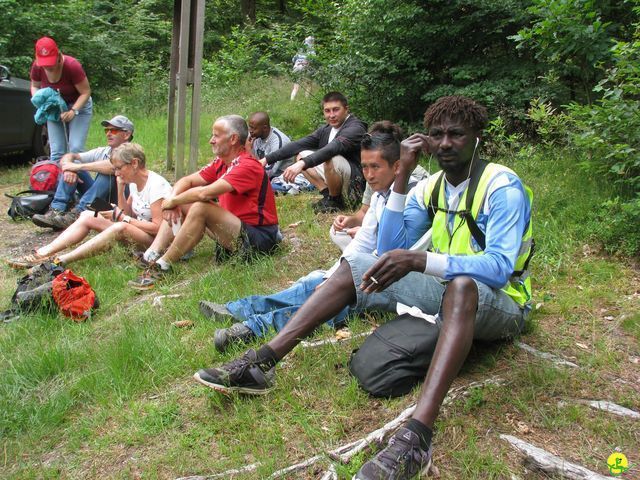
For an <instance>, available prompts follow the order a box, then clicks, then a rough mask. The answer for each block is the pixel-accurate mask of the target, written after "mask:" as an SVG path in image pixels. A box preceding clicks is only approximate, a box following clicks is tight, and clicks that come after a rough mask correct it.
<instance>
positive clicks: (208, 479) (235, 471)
mask: <svg viewBox="0 0 640 480" xmlns="http://www.w3.org/2000/svg"><path fill="white" fill-rule="evenodd" d="M258 466H260V464H259V463H252V464H251V465H247V466H245V467H242V468H232V469H231V470H227V471H226V472H222V473H216V474H214V475H195V476H191V477H180V478H177V479H176V480H214V479H215V478H233V476H234V475H241V474H243V473H249V472H254V471H256V470H257V468H258Z"/></svg>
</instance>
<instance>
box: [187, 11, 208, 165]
mask: <svg viewBox="0 0 640 480" xmlns="http://www.w3.org/2000/svg"><path fill="white" fill-rule="evenodd" d="M195 1H196V2H197V4H196V5H193V6H194V7H195V8H194V9H193V10H192V11H194V10H195V19H194V20H195V22H194V23H195V25H194V31H195V35H194V45H193V90H192V92H191V133H190V134H189V141H190V143H191V149H190V150H189V172H195V171H196V170H197V169H198V143H199V138H198V137H199V136H200V103H201V101H200V99H201V85H202V42H203V37H204V2H205V0H195Z"/></svg>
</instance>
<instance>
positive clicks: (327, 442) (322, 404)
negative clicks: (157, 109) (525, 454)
mask: <svg viewBox="0 0 640 480" xmlns="http://www.w3.org/2000/svg"><path fill="white" fill-rule="evenodd" d="M288 89H289V85H288V84H286V83H277V82H276V83H272V82H270V81H267V80H256V81H254V82H251V83H247V84H246V85H243V86H241V88H240V93H239V92H237V91H236V92H229V91H223V90H218V91H210V92H207V94H206V96H205V99H206V100H205V102H204V108H205V113H204V114H203V120H202V124H201V129H200V131H201V138H200V145H201V155H200V162H199V163H200V165H203V164H204V163H205V162H206V159H207V158H208V157H209V154H210V150H209V149H208V146H207V144H206V140H207V139H208V135H209V129H210V124H211V121H212V120H213V119H214V118H215V117H216V116H218V115H222V114H227V113H239V114H242V115H247V114H248V113H250V112H251V111H255V110H263V109H264V110H267V111H269V112H270V113H271V115H272V118H273V121H272V123H273V124H274V125H276V126H278V127H279V128H281V129H282V130H284V131H285V132H288V133H291V135H292V136H293V137H295V138H297V137H298V136H300V135H302V134H304V133H305V132H306V131H308V130H309V129H310V128H312V126H314V125H316V124H317V123H318V122H319V121H320V117H319V111H318V108H317V104H316V103H315V100H314V99H313V98H312V99H309V100H306V101H305V100H304V99H302V100H301V101H300V102H297V103H293V104H291V103H289V101H288ZM119 108H120V109H119ZM116 113H125V114H127V115H129V116H130V117H131V118H132V119H133V120H134V122H135V123H136V141H138V142H140V143H141V144H142V145H143V146H144V147H145V148H146V150H147V153H148V155H149V157H150V158H151V160H152V161H151V167H152V169H154V170H156V171H160V172H162V171H163V168H164V139H165V126H164V121H165V120H164V118H163V117H162V115H161V114H155V113H153V112H147V111H135V110H131V111H130V110H129V109H128V108H126V107H118V104H117V102H116V103H113V104H111V105H109V106H107V107H102V108H101V107H100V106H99V105H98V111H97V113H96V115H95V118H94V120H95V121H94V126H93V128H92V131H91V135H90V139H89V141H88V143H87V145H88V146H94V145H100V144H102V142H103V134H102V130H101V128H100V127H99V120H100V119H102V118H109V117H110V116H112V115H115V114H116ZM356 113H357V112H356ZM313 115H315V117H314V116H313ZM495 160H497V161H500V162H502V163H505V164H507V165H508V166H511V167H512V168H514V169H515V170H516V171H517V172H519V173H520V175H521V176H522V178H523V179H524V180H525V181H526V182H527V183H528V184H529V185H530V186H531V187H532V189H533V191H534V195H535V200H534V202H535V214H534V215H535V217H534V222H535V223H534V228H535V230H534V236H535V237H536V242H537V246H538V250H537V253H536V256H535V257H534V260H533V262H532V267H533V276H534V288H535V300H534V304H535V305H536V309H535V311H534V312H533V314H532V315H531V317H530V321H529V324H528V327H527V330H526V332H525V334H524V335H523V336H522V338H520V341H522V342H525V343H527V344H529V345H532V346H534V347H535V348H537V349H539V350H541V351H545V352H550V353H553V354H555V355H558V356H561V357H562V358H564V359H567V360H570V361H572V362H574V363H576V364H577V365H579V367H580V368H578V369H572V368H566V367H555V366H554V365H553V364H552V363H551V362H549V361H547V360H544V359H540V358H537V357H534V356H531V355H529V354H527V353H526V352H524V351H523V350H521V349H519V348H517V347H516V346H515V345H514V344H512V343H510V342H508V343H502V344H498V345H477V346H474V348H473V350H472V353H471V355H470V357H469V359H468V361H467V362H466V364H465V366H464V367H463V370H462V372H461V374H460V377H459V379H458V380H456V383H455V385H456V386H461V385H465V384H467V383H469V382H471V381H477V380H483V379H486V378H489V377H491V376H499V377H500V378H501V379H502V380H503V381H504V384H503V385H502V386H497V385H491V386H488V387H484V388H476V389H473V390H471V392H470V394H469V395H468V396H466V397H462V398H459V399H458V400H455V401H453V402H452V403H451V404H450V405H449V406H448V407H446V408H445V409H444V411H443V412H442V415H441V417H440V419H439V421H438V423H437V434H436V437H435V455H434V461H435V464H436V466H438V468H439V471H440V478H443V479H475V478H478V479H486V478H506V479H511V478H520V479H542V478H548V477H546V476H544V475H543V474H540V473H536V472H532V471H529V470H527V469H526V468H525V467H523V466H522V464H521V461H520V457H519V456H518V455H517V454H516V453H514V451H513V450H512V449H511V448H510V447H509V446H508V445H507V444H506V443H504V442H503V441H501V440H500V439H499V435H500V434H503V433H504V434H512V435H515V436H518V437H521V438H523V439H525V440H526V441H528V442H530V443H533V444H535V445H537V446H539V447H542V448H545V449H547V450H549V451H551V452H553V453H555V454H558V455H560V456H562V457H564V458H565V459H567V460H570V461H573V462H576V463H579V464H582V465H584V466H585V467H587V468H589V469H591V470H594V471H597V472H599V473H601V474H603V475H604V474H608V470H607V464H606V462H607V458H608V456H609V455H610V454H611V453H612V452H614V451H620V452H622V453H625V454H626V456H627V457H628V459H629V461H630V463H631V464H632V466H633V468H632V469H631V470H630V471H628V472H627V473H625V474H623V475H622V476H621V477H619V478H628V479H631V478H640V467H638V464H640V454H639V452H640V423H639V422H638V421H637V420H629V419H622V418H619V417H616V416H614V415H612V414H610V413H605V412H601V411H595V410H592V409H590V408H589V407H588V406H586V405H583V404H581V403H577V402H576V400H609V401H612V402H615V403H618V404H620V405H623V406H625V407H627V408H631V409H634V410H636V411H638V410H640V313H639V311H640V308H638V307H639V306H640V273H639V271H638V264H637V259H624V258H612V257H608V256H605V255H603V254H601V253H600V250H599V248H598V246H597V245H596V244H594V243H589V242H587V241H586V240H585V239H584V238H583V237H582V235H581V231H582V228H581V227H582V225H583V224H584V223H585V221H587V220H588V216H589V214H590V212H593V211H595V209H596V208H597V205H598V204H599V203H600V201H601V200H600V196H602V195H603V194H606V192H607V186H606V185H602V184H599V183H598V182H596V181H595V180H592V179H589V178H584V176H582V175H581V172H580V171H579V170H578V169H577V167H576V164H577V159H574V158H571V155H570V154H569V153H567V152H564V151H543V150H541V149H539V148H533V147H527V148H525V149H523V150H522V151H519V152H513V155H510V156H509V157H508V158H499V159H495ZM27 172H28V167H27V166H14V167H5V168H2V169H0V190H1V191H2V192H3V193H8V192H16V191H18V190H19V189H21V188H22V187H24V186H26V183H27V181H26V179H27ZM163 173H167V176H168V177H171V174H170V173H168V172H163ZM310 200H311V199H310V197H309V196H303V195H299V196H295V197H284V198H283V197H280V198H278V212H279V216H280V223H281V227H282V228H283V230H284V231H285V236H286V241H285V243H284V246H283V248H282V249H281V250H280V251H279V252H278V253H277V254H276V255H274V256H273V257H271V258H263V259H260V260H259V261H257V262H255V263H253V264H251V265H247V264H244V263H242V262H239V261H231V262H227V263H215V262H214V261H213V260H212V259H211V257H210V254H209V252H211V248H212V243H211V241H210V240H207V241H205V242H204V243H203V244H201V245H200V246H198V248H197V249H196V256H195V257H194V258H193V259H191V260H190V261H188V262H185V263H181V264H180V265H179V266H178V268H177V272H176V273H175V275H172V276H171V278H170V279H168V280H167V281H165V282H164V283H163V284H162V285H161V286H160V287H159V288H158V289H157V290H156V291H153V292H152V293H150V294H147V295H142V296H141V295H137V294H135V293H134V292H133V291H131V290H130V289H128V288H127V286H126V282H127V280H129V279H132V278H134V277H135V276H136V275H137V272H138V270H137V267H136V266H135V263H134V260H133V259H132V257H131V255H130V250H129V249H127V248H124V247H119V248H116V249H114V250H112V251H111V252H110V253H108V254H104V255H101V256H98V257H96V258H93V259H89V260H86V261H82V262H78V263H77V264H75V265H73V269H74V271H76V272H77V273H78V274H80V275H82V276H84V277H86V278H87V279H88V281H89V282H90V283H91V285H92V286H93V287H94V289H95V290H96V292H97V294H98V296H99V298H100V301H101V307H100V309H99V310H98V312H97V313H96V315H95V316H94V317H93V318H92V319H90V320H89V321H87V322H86V323H83V324H75V323H72V322H70V321H69V320H68V319H66V318H64V317H62V316H58V315H46V314H38V315H29V316H25V317H24V318H22V319H20V320H19V321H17V322H14V323H11V324H7V325H3V326H0V375H1V378H2V380H1V381H0V477H1V478H8V479H30V478H33V479H41V478H47V479H49V478H50V479H54V478H55V479H58V478H64V479H85V478H117V479H125V478H126V479H128V478H135V479H138V478H140V479H142V478H144V479H155V478H159V479H169V478H176V477H183V476H189V475H213V474H216V473H221V472H224V471H226V470H228V469H232V468H241V467H243V466H245V465H248V464H254V463H255V464H259V466H258V468H257V470H256V471H254V472H253V473H249V474H245V475H244V476H242V475H237V476H231V475H228V476H227V478H267V477H268V476H269V475H270V474H271V473H272V472H273V471H275V470H278V469H281V468H284V467H287V466H289V465H292V464H295V463H298V462H300V461H302V460H304V459H306V458H309V457H312V456H314V455H317V454H320V453H323V452H326V451H328V450H331V449H333V448H336V447H338V446H340V445H344V444H347V443H349V442H351V441H353V440H355V439H358V438H361V437H363V436H364V435H366V434H367V433H369V432H371V431H373V430H375V429H377V428H379V427H380V426H382V425H383V424H384V423H386V422H387V421H389V420H391V419H392V418H394V417H396V416H397V415H398V414H399V413H400V411H402V410H403V409H404V408H406V407H407V406H408V405H410V404H411V403H413V402H414V401H415V399H416V396H417V391H414V392H413V393H412V394H410V395H408V396H407V397H405V398H400V399H394V400H380V399H372V398H369V397H368V396H367V395H366V394H365V393H364V392H363V391H361V390H360V389H359V388H358V387H357V385H356V383H355V382H354V380H353V379H352V378H351V377H350V376H349V373H348V369H347V368H346V365H347V361H348V358H349V353H350V352H351V350H352V349H354V348H356V347H357V346H358V345H359V344H360V343H361V342H362V339H352V340H348V341H346V342H344V343H341V344H338V345H327V346H322V347H319V348H313V349H304V348H300V347H298V348H297V349H296V350H294V352H293V354H292V355H290V356H289V357H287V359H286V361H285V362H284V363H283V364H281V365H280V366H279V367H278V368H279V373H278V383H277V387H276V389H275V390H274V391H273V392H272V393H270V394H269V395H268V396H266V397H264V398H247V397H243V396H230V397H227V396H223V395H220V394H217V393H214V392H212V391H209V390H208V389H206V388H203V387H202V386H200V385H198V384H196V383H194V382H193V381H192V379H191V375H192V374H193V372H195V371H196V370H197V369H199V368H202V367H204V366H209V365H211V364H213V363H220V362H222V361H226V360H228V359H231V358H233V357H235V356H236V355H237V354H238V353H239V352H241V351H242V349H240V348H238V349H235V350H233V349H232V350H231V351H230V352H228V353H226V354H224V355H220V354H218V353H216V352H215V351H214V349H213V347H212V344H211V338H212V334H213V331H214V329H215V328H218V327H220V326H221V325H217V324H216V323H214V322H212V321H211V320H207V319H205V318H203V317H202V316H201V315H200V314H199V312H198V309H197V303H198V301H199V300H200V299H205V298H206V299H209V300H213V301H217V302H224V301H228V300H232V299H235V298H237V297H239V296H244V295H248V294H255V293H266V292H272V291H276V290H278V289H281V288H283V287H286V286H287V285H288V283H289V282H290V281H293V280H295V279H296V278H298V277H300V276H302V275H303V274H306V273H307V272H309V271H310V270H313V269H316V268H324V267H328V266H330V265H331V263H332V261H333V260H334V259H335V258H337V256H338V255H339V252H338V250H337V248H336V247H335V246H333V245H332V244H331V242H330V241H329V239H328V235H327V231H328V227H329V225H330V223H331V221H332V218H331V216H329V215H326V216H315V215H313V213H312V212H311V208H310ZM7 205H8V200H7V199H6V198H5V197H4V196H3V197H2V199H1V200H0V206H1V207H2V208H3V209H5V210H6V207H7ZM297 222H301V223H300V224H299V225H297V226H290V225H291V224H296V223H297ZM0 225H1V227H0V228H2V231H3V235H2V240H1V241H0V246H1V249H2V250H1V251H0V254H2V255H3V256H5V257H6V256H8V255H12V254H16V252H18V253H22V252H25V251H27V249H28V248H30V247H32V246H33V245H37V244H39V243H42V242H43V241H45V240H46V239H47V238H48V237H46V236H45V235H43V234H42V233H41V232H39V231H38V229H37V227H35V226H33V225H31V224H30V223H29V222H23V223H18V224H16V223H14V222H11V221H10V220H9V219H8V217H6V216H4V217H3V218H2V219H0ZM0 274H1V275H0V292H1V295H2V299H3V300H2V305H6V304H8V302H9V298H10V296H11V293H12V292H13V290H14V289H15V280H16V279H17V278H18V277H19V276H20V274H19V273H17V272H14V271H12V270H11V269H9V268H8V267H7V266H6V265H4V264H3V265H0ZM168 294H179V295H180V296H179V297H173V298H162V295H168ZM154 300H156V301H155V302H154ZM183 319H189V320H192V321H193V322H194V326H193V328H190V329H179V328H176V327H174V326H172V323H173V322H175V321H176V320H183ZM381 320H382V317H381V316H379V315H376V314H371V315H367V316H365V317H364V318H361V319H354V320H353V321H352V323H351V330H352V331H353V332H354V333H358V332H362V331H365V330H367V329H369V328H371V326H372V324H375V323H376V322H379V321H381ZM331 335H332V331H330V330H329V329H327V328H325V329H323V330H321V331H319V332H318V334H317V335H316V336H317V337H318V338H326V337H330V336H331ZM365 458H366V455H359V456H357V457H356V458H354V459H353V460H352V461H351V463H350V464H348V465H336V468H337V472H338V475H339V478H341V479H347V478H351V475H353V473H355V472H356V471H357V469H358V468H359V466H360V464H361V463H362V462H363V461H364V459H365ZM330 463H331V460H330V459H329V458H328V457H325V458H324V459H322V460H321V461H320V462H319V463H317V464H316V465H315V466H313V467H310V468H307V469H304V470H301V471H300V472H297V473H292V474H289V475H287V476H285V477H284V478H292V479H315V478H321V477H322V474H323V472H324V471H325V470H326V469H327V468H328V466H329V465H330Z"/></svg>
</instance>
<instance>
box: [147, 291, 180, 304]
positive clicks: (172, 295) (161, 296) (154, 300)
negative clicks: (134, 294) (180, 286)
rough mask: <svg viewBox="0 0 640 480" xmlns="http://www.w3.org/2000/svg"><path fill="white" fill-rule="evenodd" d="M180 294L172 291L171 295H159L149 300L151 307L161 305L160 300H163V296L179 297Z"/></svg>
mask: <svg viewBox="0 0 640 480" xmlns="http://www.w3.org/2000/svg"><path fill="white" fill-rule="evenodd" d="M181 296H182V295H181V294H179V293H174V294H171V295H160V296H158V297H156V298H154V299H153V302H151V305H152V306H153V307H159V306H160V305H162V300H164V299H165V298H180V297H181Z"/></svg>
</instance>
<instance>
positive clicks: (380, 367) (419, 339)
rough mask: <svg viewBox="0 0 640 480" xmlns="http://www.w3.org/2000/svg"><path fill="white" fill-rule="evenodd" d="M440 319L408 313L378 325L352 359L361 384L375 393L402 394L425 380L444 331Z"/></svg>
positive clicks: (350, 365)
mask: <svg viewBox="0 0 640 480" xmlns="http://www.w3.org/2000/svg"><path fill="white" fill-rule="evenodd" d="M436 321H437V322H438V323H437V324H435V325H434V324H432V323H429V322H427V321H426V320H424V319H422V318H416V317H412V316H411V315H408V314H405V315H400V316H399V317H396V318H394V319H393V320H391V321H389V322H387V323H385V324H383V325H381V326H380V327H378V328H377V329H376V330H375V331H374V332H373V333H372V334H371V335H369V336H368V337H367V339H366V340H365V341H364V343H363V344H362V346H361V347H360V348H359V349H356V350H354V351H353V352H352V353H351V358H350V359H349V371H350V372H351V374H352V375H353V376H354V377H356V380H357V381H358V384H359V385H360V387H361V388H362V389H363V390H365V391H366V392H368V393H369V394H370V395H372V396H374V397H399V396H402V395H406V394H407V393H409V392H410V391H411V389H412V388H413V387H414V386H415V385H417V384H418V383H420V382H422V381H423V380H424V377H425V376H426V374H427V369H428V368H429V363H430V362H431V357H432V356H433V352H434V350H435V348H436V343H437V342H438V336H439V335H440V326H441V325H440V319H437V320H436Z"/></svg>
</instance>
